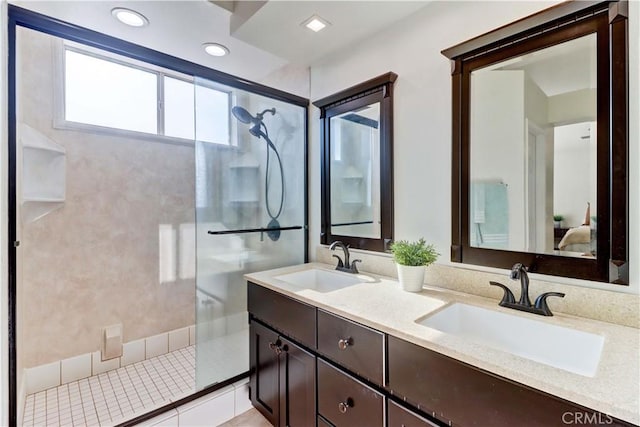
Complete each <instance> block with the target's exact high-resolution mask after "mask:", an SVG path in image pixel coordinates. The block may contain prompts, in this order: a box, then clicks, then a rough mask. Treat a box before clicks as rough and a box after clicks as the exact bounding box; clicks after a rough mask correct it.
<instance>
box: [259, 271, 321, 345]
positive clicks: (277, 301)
mask: <svg viewBox="0 0 640 427" xmlns="http://www.w3.org/2000/svg"><path fill="white" fill-rule="evenodd" d="M247 307H248V310H249V313H251V314H252V315H253V316H254V317H256V318H258V319H260V320H261V321H263V322H264V323H266V324H268V325H270V326H271V327H273V328H274V329H276V330H277V331H279V332H282V333H283V334H284V335H286V336H288V337H290V338H293V339H294V340H296V341H298V342H299V343H301V344H303V345H305V346H307V347H309V348H313V349H315V348H316V308H315V307H314V306H311V305H308V304H305V303H302V302H299V301H295V300H293V299H291V298H289V297H287V296H285V295H282V294H279V293H278V292H275V291H272V290H270V289H267V288H264V287H262V286H259V285H256V284H255V283H251V282H249V283H248V299H247Z"/></svg>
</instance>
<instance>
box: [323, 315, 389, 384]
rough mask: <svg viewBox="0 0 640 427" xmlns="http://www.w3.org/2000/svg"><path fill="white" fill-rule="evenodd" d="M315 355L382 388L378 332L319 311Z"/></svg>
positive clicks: (381, 348) (381, 339)
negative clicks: (324, 357)
mask: <svg viewBox="0 0 640 427" xmlns="http://www.w3.org/2000/svg"><path fill="white" fill-rule="evenodd" d="M318 352H320V353H322V354H324V355H325V356H327V357H328V358H329V359H331V360H333V361H335V362H337V363H338V364H340V365H342V366H344V367H345V368H347V369H349V370H351V371H352V372H355V373H356V374H358V375H360V376H362V377H364V378H366V379H368V380H369V381H371V382H373V383H375V384H379V385H382V384H383V372H384V334H383V333H381V332H378V331H376V330H374V329H371V328H368V327H366V326H362V325H360V324H358V323H355V322H352V321H350V320H347V319H343V318H342V317H338V316H334V315H333V314H330V313H327V312H326V311H322V310H318Z"/></svg>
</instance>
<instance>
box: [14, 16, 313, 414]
mask: <svg viewBox="0 0 640 427" xmlns="http://www.w3.org/2000/svg"><path fill="white" fill-rule="evenodd" d="M10 11H11V13H12V17H14V18H15V19H16V22H20V19H21V17H22V15H21V14H22V13H25V12H21V11H20V9H19V8H14V7H11V8H10ZM25 17H26V18H28V21H29V25H28V28H24V27H22V26H20V25H17V26H16V28H15V36H13V37H14V39H13V42H14V43H15V58H14V59H15V70H14V71H13V73H11V72H10V83H11V84H13V85H14V86H15V93H16V97H15V98H16V99H15V101H16V102H15V105H14V106H13V108H14V110H15V111H14V112H15V116H14V117H15V121H12V122H11V123H10V127H11V128H12V132H10V135H11V134H12V133H13V135H15V138H12V139H11V140H10V150H9V152H10V153H12V152H13V153H15V158H14V159H13V160H14V162H15V163H14V166H13V167H12V168H10V170H9V180H10V184H12V185H13V186H15V190H14V191H15V193H13V196H14V198H15V212H14V214H15V215H14V217H13V218H14V220H13V221H12V224H11V227H13V230H15V235H16V239H15V240H16V241H19V245H16V246H15V247H13V248H12V250H13V251H14V253H13V256H14V262H15V266H14V267H13V271H14V272H15V275H13V276H11V277H10V279H11V280H14V282H13V291H12V292H13V294H12V296H13V298H14V300H15V306H14V307H13V308H14V309H15V311H16V315H15V318H13V319H12V322H13V325H14V326H15V330H16V334H15V337H14V338H13V339H14V341H13V342H12V345H13V346H14V347H13V348H15V350H16V355H15V357H12V361H11V363H13V364H14V365H13V366H15V377H13V378H12V379H11V381H12V384H13V387H14V391H13V392H12V393H11V394H12V396H11V399H12V402H13V405H14V409H15V412H14V417H15V419H16V420H17V424H18V425H24V426H35V425H47V426H54V425H73V426H75V425H111V424H118V423H123V422H127V420H132V419H134V418H136V417H139V416H141V415H144V414H145V413H148V412H150V411H155V410H157V409H158V408H162V407H163V406H165V405H168V404H171V403H172V402H173V403H175V402H177V401H182V399H189V398H190V396H193V395H194V393H196V392H197V391H200V390H202V389H208V390H215V389H216V388H223V387H224V388H226V386H227V385H229V384H234V390H238V389H239V387H242V386H240V385H238V383H237V382H236V381H238V379H239V378H241V377H242V375H243V374H247V373H248V370H249V338H248V314H247V301H246V293H247V291H246V281H245V280H244V277H243V275H244V274H245V273H247V272H254V271H258V270H264V269H269V268H276V267H280V266H285V265H292V264H297V263H302V262H305V261H306V259H307V255H306V252H307V247H306V246H307V227H306V224H307V213H306V201H307V200H306V155H307V153H306V143H307V141H306V134H307V123H306V120H307V119H306V115H307V109H306V104H307V100H304V99H302V98H298V97H295V96H291V95H288V94H283V93H282V92H279V91H277V90H274V89H270V88H266V87H263V86H259V85H253V84H248V83H247V82H244V81H242V80H239V79H235V78H232V77H230V76H228V75H225V74H222V73H218V72H215V71H213V70H209V69H205V68H204V67H197V66H195V65H194V64H191V63H186V62H185V63H183V62H181V61H179V60H176V58H165V56H164V55H163V54H161V53H159V52H153V51H145V50H144V49H143V48H140V47H133V46H128V45H127V44H126V42H122V41H113V40H111V41H109V40H107V38H105V37H102V38H101V44H100V46H109V43H114V44H117V45H118V46H119V49H118V51H119V52H124V51H127V49H124V48H127V47H128V48H130V49H131V50H132V51H136V52H138V54H137V56H136V57H135V58H131V57H128V56H126V55H121V54H116V53H114V52H113V51H110V50H109V49H106V50H105V49H99V48H97V47H95V46H91V43H90V36H91V34H89V35H87V34H86V33H85V32H84V31H81V30H77V31H75V30H74V27H73V26H66V25H65V26H60V27H58V25H59V24H57V23H55V22H49V21H47V19H46V18H43V17H41V16H34V15H31V14H28V13H27V14H26V15H25ZM23 18H24V17H23ZM26 18H25V19H26ZM34 23H35V24H34ZM37 23H42V26H43V28H47V30H42V31H40V30H37V28H38V25H36V24H37ZM44 23H46V25H44ZM50 31H51V32H53V34H56V35H60V34H64V33H65V32H69V34H68V35H69V38H70V39H63V38H60V37H57V36H54V35H52V34H50V33H49V32H50ZM87 37H88V39H87V43H82V41H83V38H87ZM123 46H124V48H123ZM140 52H143V53H145V55H148V56H149V57H150V58H152V60H150V61H149V62H147V61H146V58H145V55H142V54H141V53H140ZM162 63H166V64H167V65H166V66H164V67H163V66H161V65H160V64H162ZM198 73H200V74H204V75H206V76H209V77H210V78H204V77H196V76H195V75H196V74H198ZM216 77H219V79H218V80H216ZM223 82H224V84H223ZM11 144H13V145H11ZM12 150H13V151H12ZM10 188H14V187H12V186H11V185H10ZM244 387H246V386H244ZM243 390H244V389H243ZM238 394H239V393H235V395H236V396H237V395H238ZM247 402H248V401H247ZM231 406H233V405H231ZM233 410H234V409H232V411H233Z"/></svg>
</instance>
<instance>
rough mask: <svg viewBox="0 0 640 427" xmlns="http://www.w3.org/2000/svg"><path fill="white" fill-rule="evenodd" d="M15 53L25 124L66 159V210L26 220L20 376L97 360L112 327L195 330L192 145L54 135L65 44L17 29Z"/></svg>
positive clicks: (128, 335)
mask: <svg viewBox="0 0 640 427" xmlns="http://www.w3.org/2000/svg"><path fill="white" fill-rule="evenodd" d="M17 52H18V54H17V58H18V73H17V75H18V76H19V78H18V87H17V92H18V121H19V122H22V123H26V124H27V125H29V126H31V127H33V128H34V129H36V130H38V131H39V132H41V133H42V134H44V135H46V136H47V137H49V138H50V139H52V140H53V141H55V142H57V143H58V144H60V145H62V146H64V148H65V149H66V161H67V168H66V200H65V202H64V206H63V207H62V208H61V209H58V210H56V211H54V212H52V213H50V214H48V215H46V216H45V217H43V218H41V219H39V220H36V221H35V222H31V223H22V221H19V226H18V228H19V230H18V233H19V239H20V242H21V244H20V247H19V250H18V256H19V271H18V281H19V282H18V289H19V291H18V292H19V293H18V307H17V309H18V324H19V325H20V330H19V331H18V349H19V353H18V358H19V360H18V363H19V366H18V369H19V370H21V369H22V368H32V367H35V366H41V365H45V364H47V363H51V362H55V361H59V360H62V359H66V358H72V357H76V356H77V355H81V354H87V353H93V352H96V351H98V350H99V349H100V340H101V330H102V328H104V327H105V326H109V325H113V324H122V325H123V342H130V341H135V340H138V339H142V338H146V337H150V336H153V335H156V334H159V333H164V332H167V331H171V330H175V329H180V328H184V327H188V326H189V325H192V324H193V323H194V321H195V319H194V301H195V260H193V259H192V258H193V254H194V252H195V250H194V247H195V228H194V221H195V218H194V212H195V206H194V194H195V189H194V186H195V184H194V180H195V178H194V167H195V166H194V147H193V146H185V145H172V144H166V143H161V142H158V141H155V140H149V139H133V138H124V137H117V136H114V135H106V134H99V133H88V132H80V131H73V130H65V129H58V128H54V126H53V116H54V115H53V112H54V109H55V108H58V107H56V99H57V98H56V96H55V92H56V91H55V90H54V88H55V87H56V86H58V87H59V86H60V85H61V84H62V81H61V73H60V70H59V69H58V68H57V66H58V63H59V62H60V61H61V56H60V55H61V52H60V40H59V39H56V38H54V37H51V36H49V35H44V34H42V33H38V32H35V31H32V30H28V29H24V28H19V29H18V41H17ZM18 176H20V175H18ZM167 271H169V272H172V274H168V275H167V274H165V273H166V272H167ZM161 272H162V275H161ZM161 277H163V280H161V279H160V278H161Z"/></svg>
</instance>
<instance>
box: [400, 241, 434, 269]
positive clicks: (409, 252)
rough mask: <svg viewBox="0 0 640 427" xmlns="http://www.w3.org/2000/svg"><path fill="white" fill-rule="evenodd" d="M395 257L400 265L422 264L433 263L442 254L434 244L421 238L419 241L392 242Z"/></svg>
mask: <svg viewBox="0 0 640 427" xmlns="http://www.w3.org/2000/svg"><path fill="white" fill-rule="evenodd" d="M391 252H393V259H394V261H395V262H397V263H398V264H400V265H409V266H420V265H425V266H426V265H429V264H432V263H433V262H434V261H435V260H436V259H438V256H439V255H440V254H439V253H438V252H437V251H436V250H435V248H434V247H433V245H427V243H426V242H425V240H424V239H423V238H421V239H420V240H418V241H417V242H408V241H407V240H400V241H398V242H393V243H392V244H391Z"/></svg>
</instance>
